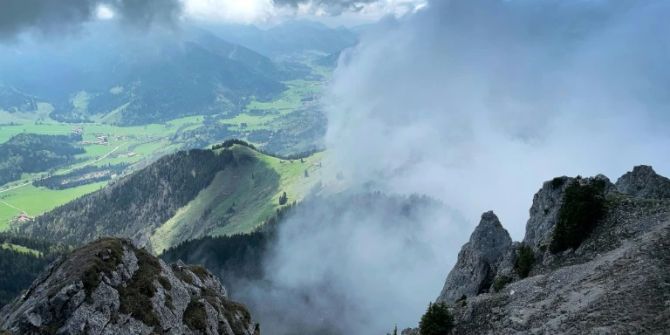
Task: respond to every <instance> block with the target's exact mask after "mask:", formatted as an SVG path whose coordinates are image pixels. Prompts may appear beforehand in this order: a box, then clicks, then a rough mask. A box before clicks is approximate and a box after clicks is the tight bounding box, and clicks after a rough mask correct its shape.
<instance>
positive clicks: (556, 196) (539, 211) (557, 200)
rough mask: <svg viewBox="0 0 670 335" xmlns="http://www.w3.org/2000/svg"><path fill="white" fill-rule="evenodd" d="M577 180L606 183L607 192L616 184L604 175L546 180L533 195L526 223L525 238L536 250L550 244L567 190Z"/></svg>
mask: <svg viewBox="0 0 670 335" xmlns="http://www.w3.org/2000/svg"><path fill="white" fill-rule="evenodd" d="M575 182H577V183H579V184H580V185H592V184H594V183H602V184H604V190H605V192H610V191H612V190H613V189H614V185H612V183H611V182H610V181H609V179H608V178H607V177H605V176H603V175H598V176H595V177H592V178H581V177H577V178H570V177H565V176H563V177H556V178H554V179H552V180H550V181H547V182H544V184H543V185H542V188H541V189H540V190H539V191H538V192H537V193H535V196H534V197H533V205H532V206H531V207H530V217H529V219H528V222H527V223H526V235H525V237H524V238H523V243H524V244H525V245H528V246H530V247H531V248H533V250H534V251H538V250H545V249H546V248H547V247H548V246H549V244H550V242H551V237H552V234H553V232H554V227H555V226H556V223H557V222H558V215H559V211H560V209H561V205H562V202H563V196H564V194H565V190H566V189H567V187H568V186H569V185H570V184H571V183H575Z"/></svg>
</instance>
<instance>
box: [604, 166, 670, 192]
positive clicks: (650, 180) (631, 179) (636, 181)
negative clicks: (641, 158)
mask: <svg viewBox="0 0 670 335" xmlns="http://www.w3.org/2000/svg"><path fill="white" fill-rule="evenodd" d="M616 188H617V190H618V191H619V192H621V193H623V194H627V195H630V196H633V197H638V198H648V199H670V179H668V178H665V177H663V176H659V175H658V174H656V172H655V171H654V169H653V168H652V167H651V166H647V165H640V166H636V167H635V168H633V171H631V172H628V173H626V174H624V175H623V176H621V178H619V180H617V182H616Z"/></svg>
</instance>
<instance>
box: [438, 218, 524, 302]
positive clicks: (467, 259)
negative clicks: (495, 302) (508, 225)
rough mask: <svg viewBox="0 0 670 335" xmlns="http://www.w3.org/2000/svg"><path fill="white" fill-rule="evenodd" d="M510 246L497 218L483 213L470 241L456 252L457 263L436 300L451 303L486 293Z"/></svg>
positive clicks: (508, 239) (507, 236)
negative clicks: (463, 297)
mask: <svg viewBox="0 0 670 335" xmlns="http://www.w3.org/2000/svg"><path fill="white" fill-rule="evenodd" d="M511 246H512V239H511V238H510V236H509V233H508V232H507V230H505V228H503V226H502V225H501V224H500V221H499V220H498V217H497V216H496V215H495V214H494V213H493V212H486V213H484V214H483V215H482V218H481V221H480V223H479V225H478V226H477V228H475V231H474V232H473V233H472V235H470V240H469V241H468V242H467V243H466V244H465V245H463V247H462V248H461V251H460V252H459V253H458V261H457V262H456V265H455V266H454V268H453V270H451V272H450V273H449V276H448V277H447V280H446V282H445V284H444V288H443V289H442V293H441V294H440V296H439V297H438V301H440V302H448V303H453V302H454V301H456V300H458V299H460V298H461V297H462V296H466V297H470V296H474V295H477V294H479V293H482V292H484V291H487V290H488V289H489V287H490V286H491V284H492V282H493V279H494V277H495V274H496V272H497V268H498V264H499V263H500V262H501V260H502V259H503V257H504V256H505V255H506V254H507V253H508V251H509V250H510V248H511Z"/></svg>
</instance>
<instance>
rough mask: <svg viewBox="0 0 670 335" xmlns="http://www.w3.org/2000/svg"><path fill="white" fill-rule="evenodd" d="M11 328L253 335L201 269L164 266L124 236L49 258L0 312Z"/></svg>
mask: <svg viewBox="0 0 670 335" xmlns="http://www.w3.org/2000/svg"><path fill="white" fill-rule="evenodd" d="M0 330H5V331H8V332H9V333H16V334H228V335H233V334H234V335H237V334H240V335H252V334H254V335H257V334H259V333H260V331H259V328H258V325H257V324H254V323H253V322H252V320H251V316H250V314H249V312H248V311H247V310H246V308H245V307H244V306H242V305H240V304H237V303H235V302H233V301H231V300H229V299H228V296H227V293H226V290H225V288H224V287H223V286H222V285H221V283H219V281H218V280H217V279H216V278H215V277H214V276H213V275H212V274H211V273H209V272H207V270H205V269H204V268H202V267H197V266H186V265H184V264H182V263H177V264H172V265H167V264H166V263H164V262H163V261H161V260H159V259H157V258H155V257H153V256H151V255H150V254H149V253H148V252H147V251H145V250H142V249H138V248H136V247H135V246H133V245H132V243H131V242H130V241H127V240H120V239H102V240H98V241H96V242H94V243H91V244H89V245H86V246H84V247H82V248H80V249H77V250H75V251H74V252H72V253H71V254H70V255H69V256H67V257H66V258H64V259H61V260H59V261H56V262H54V263H53V264H52V265H51V266H50V267H49V268H48V269H47V270H46V271H45V272H44V273H42V275H41V276H40V277H39V278H38V279H37V280H36V281H35V282H34V283H33V285H32V286H31V287H30V289H29V290H28V291H27V292H26V293H25V294H24V295H23V296H21V297H19V298H17V299H16V300H15V301H14V302H12V303H11V304H9V305H7V306H5V307H4V308H3V309H2V310H0Z"/></svg>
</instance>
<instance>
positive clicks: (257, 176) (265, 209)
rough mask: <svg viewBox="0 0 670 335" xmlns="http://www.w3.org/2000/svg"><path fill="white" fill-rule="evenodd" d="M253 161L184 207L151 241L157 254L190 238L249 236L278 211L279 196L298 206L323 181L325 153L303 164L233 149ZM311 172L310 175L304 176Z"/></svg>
mask: <svg viewBox="0 0 670 335" xmlns="http://www.w3.org/2000/svg"><path fill="white" fill-rule="evenodd" d="M232 150H233V152H234V153H235V155H236V156H238V157H241V156H246V157H249V158H251V159H248V160H241V159H238V160H240V161H245V162H246V163H245V164H241V165H238V166H234V167H230V168H226V169H224V170H222V171H220V172H219V173H218V174H217V175H216V177H215V178H214V180H213V181H212V183H211V184H210V185H209V186H208V187H207V188H205V189H204V190H202V191H201V192H200V193H199V194H198V196H197V197H196V198H195V199H193V200H192V201H190V202H189V203H188V204H187V205H186V206H184V207H182V208H181V209H179V210H178V211H177V213H176V214H175V215H174V216H173V217H172V218H171V219H170V220H168V221H167V222H165V223H164V224H163V225H162V226H161V227H159V228H158V229H157V230H156V231H155V233H154V234H153V235H152V237H151V245H152V248H153V249H154V251H156V252H157V253H160V252H162V251H163V250H164V249H166V248H168V247H170V246H174V245H176V244H178V243H180V242H183V241H185V240H187V239H192V238H195V237H203V236H218V235H232V234H238V233H248V232H251V231H253V230H255V229H256V228H258V226H259V225H261V224H262V223H263V222H264V221H265V220H266V219H268V218H269V217H270V216H272V215H273V214H274V212H275V211H276V210H277V209H278V208H280V207H281V206H280V204H279V197H280V196H281V195H282V194H283V193H284V192H286V194H287V196H288V202H289V203H290V202H293V201H300V200H302V199H303V198H304V197H305V195H307V193H308V192H309V190H310V189H311V188H312V187H314V186H315V185H316V184H317V183H319V182H320V180H321V169H320V166H321V159H322V153H316V154H314V155H312V156H310V157H307V158H304V159H302V160H293V161H288V160H282V159H279V158H276V157H271V156H268V155H265V154H262V153H259V152H257V151H255V150H252V149H250V148H247V147H245V146H240V145H235V146H234V147H233V148H232ZM305 170H307V171H308V172H307V174H305Z"/></svg>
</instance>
